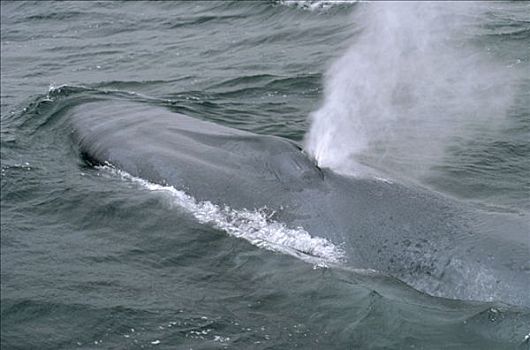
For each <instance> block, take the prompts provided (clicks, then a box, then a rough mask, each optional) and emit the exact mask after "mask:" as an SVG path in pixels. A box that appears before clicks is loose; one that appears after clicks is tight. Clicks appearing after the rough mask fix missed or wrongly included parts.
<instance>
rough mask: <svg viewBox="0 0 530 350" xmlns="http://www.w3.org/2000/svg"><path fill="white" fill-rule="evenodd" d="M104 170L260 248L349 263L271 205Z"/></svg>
mask: <svg viewBox="0 0 530 350" xmlns="http://www.w3.org/2000/svg"><path fill="white" fill-rule="evenodd" d="M100 169H102V170H106V171H110V172H111V173H113V174H115V175H118V176H120V177H121V178H123V179H125V180H128V181H132V182H134V183H136V184H138V185H140V186H141V187H143V188H146V189H148V190H150V191H154V192H159V193H164V194H165V195H168V196H169V197H170V198H171V201H172V202H173V203H174V204H176V205H178V206H179V207H181V208H184V209H185V210H186V211H188V212H189V213H191V214H192V215H193V216H194V217H195V219H197V220H198V221H199V222H200V223H204V224H209V225H211V226H213V227H215V228H217V229H219V230H222V231H225V232H226V233H227V234H229V235H230V236H233V237H238V238H242V239H244V240H246V241H248V242H250V243H251V244H253V245H255V246H257V247H260V248H264V249H267V250H271V251H275V252H279V253H283V254H288V255H291V256H294V257H297V258H300V259H302V260H304V261H306V262H309V263H312V264H314V265H315V266H319V267H326V266H328V265H329V264H334V265H335V264H341V263H344V262H345V257H344V252H343V251H342V250H341V249H340V248H338V247H337V246H335V245H334V244H333V243H331V242H330V241H328V240H327V239H325V238H321V237H313V236H311V235H310V234H309V233H308V232H307V231H305V230H304V229H303V228H302V227H297V228H289V227H287V225H285V224H284V223H281V222H278V221H274V220H272V219H271V216H272V214H271V213H270V211H268V210H267V208H261V209H257V210H256V209H255V210H246V209H243V210H235V209H232V208H230V207H229V206H219V205H215V204H213V203H211V202H209V201H197V200H196V199H195V198H193V197H192V196H190V195H188V194H187V193H185V192H183V191H180V190H177V189H176V188H174V187H172V186H162V185H159V184H155V183H152V182H149V181H147V180H144V179H141V178H138V177H135V176H132V175H131V174H129V173H127V172H125V171H122V170H119V169H116V168H114V167H112V166H110V165H108V166H103V167H100ZM268 212H269V213H268Z"/></svg>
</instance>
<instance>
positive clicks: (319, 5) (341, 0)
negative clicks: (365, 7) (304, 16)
mask: <svg viewBox="0 0 530 350" xmlns="http://www.w3.org/2000/svg"><path fill="white" fill-rule="evenodd" d="M279 2H280V4H283V5H287V6H295V7H299V8H302V9H304V10H310V11H315V10H326V9H328V8H330V7H332V6H336V5H343V4H353V3H356V2H357V0H280V1H279Z"/></svg>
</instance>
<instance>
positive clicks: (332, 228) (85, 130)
mask: <svg viewBox="0 0 530 350" xmlns="http://www.w3.org/2000/svg"><path fill="white" fill-rule="evenodd" d="M69 118H70V119H69V122H70V123H71V126H72V128H73V131H74V132H73V135H74V138H75V140H76V142H77V144H78V145H79V149H80V151H81V153H82V154H83V156H84V157H85V159H87V160H88V161H89V162H90V163H92V164H105V163H107V162H108V163H111V164H112V165H113V166H115V167H117V168H119V169H122V170H124V171H126V172H128V173H130V174H131V175H133V176H136V177H140V178H143V179H146V180H149V181H151V182H154V183H158V184H161V185H171V186H173V187H175V188H177V189H179V190H182V191H185V192H186V193H188V194H190V195H192V196H193V197H194V198H196V199H197V200H205V201H210V202H212V203H214V204H218V205H228V206H230V207H231V208H234V209H249V210H253V209H260V208H268V209H270V210H271V211H273V212H274V218H275V220H278V221H281V222H284V223H286V224H288V225H289V226H291V227H303V228H304V229H305V230H306V231H308V232H309V233H310V234H311V235H314V236H319V237H325V238H327V239H329V240H330V241H332V242H333V243H335V244H337V245H340V246H341V247H342V248H343V250H344V251H345V252H346V256H347V264H348V266H352V267H355V268H369V269H375V270H378V271H381V272H383V273H387V274H390V275H392V276H394V277H396V278H399V279H400V280H402V281H404V282H406V283H408V284H410V285H412V286H413V287H415V288H417V289H420V290H422V291H425V292H428V293H429V294H433V295H439V296H445V297H451V298H459V299H480V300H490V299H492V300H509V301H510V302H511V303H515V304H523V305H530V296H529V293H527V290H528V287H529V281H530V278H529V271H530V267H529V262H528V240H527V235H526V234H525V233H524V231H525V229H527V228H528V226H527V223H526V222H521V221H520V220H519V221H518V220H517V219H511V218H509V219H506V220H508V221H510V222H512V224H511V227H512V228H514V231H516V234H515V235H511V236H510V237H507V236H506V235H504V236H501V235H500V234H498V232H496V231H497V230H493V231H495V232H493V231H491V230H488V227H486V226H488V225H485V224H484V223H485V221H484V220H483V219H482V218H481V217H480V215H478V214H477V215H476V214H475V213H474V212H473V211H472V210H470V209H468V208H466V207H464V206H463V205H461V204H459V203H457V202H455V201H452V200H451V199H448V198H445V197H443V196H441V195H438V194H435V193H432V192H429V191H426V190H424V189H421V188H418V187H414V186H408V185H403V184H398V183H392V182H390V181H382V180H378V179H375V178H353V177H346V176H341V175H339V174H336V173H334V172H332V171H330V170H328V169H320V168H318V167H317V166H316V165H315V163H314V162H313V161H312V160H311V159H310V158H309V157H308V156H307V155H306V154H305V153H304V152H303V150H302V149H301V148H300V147H299V146H298V145H297V144H296V143H294V142H292V141H290V140H286V139H283V138H280V137H275V136H268V135H256V134H252V133H249V132H245V131H241V130H236V129H232V128H227V127H224V126H221V125H217V124H214V123H211V122H206V121H201V120H198V119H195V118H190V117H188V116H185V115H182V114H178V113H173V112H171V111H169V110H167V109H164V108H161V107H153V106H150V105H147V104H142V103H134V102H128V101H98V102H91V103H86V104H83V105H81V106H77V107H75V108H73V109H72V110H71V111H70V112H69ZM501 220H504V217H503V218H501ZM513 237H515V238H513Z"/></svg>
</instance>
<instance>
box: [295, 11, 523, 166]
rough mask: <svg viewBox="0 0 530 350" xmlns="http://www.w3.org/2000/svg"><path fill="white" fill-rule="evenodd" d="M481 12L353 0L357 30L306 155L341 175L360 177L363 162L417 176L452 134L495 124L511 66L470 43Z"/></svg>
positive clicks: (337, 66)
mask: <svg viewBox="0 0 530 350" xmlns="http://www.w3.org/2000/svg"><path fill="white" fill-rule="evenodd" d="M484 11H485V5H484V4H477V3H464V4H457V3H451V4H448V3H434V2H426V3H418V2H409V3H392V2H381V3H368V4H366V3H363V4H360V6H359V7H358V8H357V9H356V11H355V13H354V17H353V19H354V23H355V25H356V26H358V28H357V29H358V31H357V34H356V35H355V37H354V38H353V40H352V43H351V45H350V47H349V48H348V49H347V51H346V52H345V53H344V54H343V55H342V57H340V58H339V59H337V60H336V62H334V64H333V65H332V66H331V67H330V69H329V70H328V72H327V74H326V78H325V82H324V101H323V103H322V105H321V107H320V108H319V109H318V110H317V111H315V112H313V113H312V115H311V116H310V119H311V127H310V130H309V132H308V134H307V135H306V140H305V143H306V149H307V151H308V153H309V154H311V155H312V156H313V157H314V158H315V159H316V161H317V162H318V164H319V165H320V166H322V167H329V168H332V169H334V170H336V171H338V172H342V173H349V174H356V173H358V172H359V169H360V166H359V164H360V163H365V164H366V163H367V164H369V165H371V166H375V167H379V168H385V169H387V170H398V171H405V172H407V171H408V172H410V173H412V172H418V173H421V172H423V171H425V169H429V168H430V167H431V166H432V165H434V164H436V163H437V162H438V161H439V160H440V159H441V157H443V155H444V151H445V150H446V148H447V147H448V146H449V145H450V143H451V142H452V140H456V139H458V138H470V137H472V136H471V134H472V133H473V132H478V130H479V129H484V128H495V126H496V125H497V124H498V123H500V122H502V120H503V118H504V117H505V115H506V113H507V110H508V108H509V106H510V104H511V102H512V95H513V93H512V84H511V83H512V81H513V72H512V71H510V69H509V67H506V66H504V65H502V64H501V63H499V62H498V61H496V59H495V57H493V55H492V54H491V53H490V52H489V49H488V48H485V47H480V46H478V45H477V44H476V43H475V44H474V43H473V41H472V39H473V33H474V30H475V29H476V28H477V26H478V24H479V22H480V20H481V16H483V14H484ZM482 131H483V130H482ZM400 167H401V169H399V168H400Z"/></svg>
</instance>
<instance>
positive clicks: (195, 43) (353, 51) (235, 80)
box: [0, 0, 530, 349]
mask: <svg viewBox="0 0 530 350" xmlns="http://www.w3.org/2000/svg"><path fill="white" fill-rule="evenodd" d="M102 97H104V98H105V99H108V100H113V99H116V100H123V99H127V100H130V101H137V102H139V103H143V104H146V105H152V106H157V107H164V108H168V109H170V110H172V111H175V112H180V113H183V114H186V115H188V116H191V117H195V118H198V119H201V120H206V121H210V122H214V123H217V124H220V125H224V126H228V127H231V128H236V129H240V130H245V131H250V132H252V133H256V134H263V135H275V136H279V137H283V138H287V139H289V140H292V141H294V142H296V143H298V144H299V145H300V147H302V148H304V149H305V150H306V152H307V154H308V155H309V156H311V157H312V158H313V159H314V160H315V162H316V163H317V164H318V165H319V166H321V167H325V168H331V169H333V170H334V171H336V172H338V173H341V174H343V175H345V176H372V177H377V178H380V179H384V180H385V181H393V182H402V183H405V184H408V186H416V187H418V188H422V189H423V190H426V191H431V192H433V193H437V194H439V195H441V196H444V197H447V198H450V199H451V200H452V201H456V202H459V203H462V205H465V206H467V207H471V208H473V210H476V211H480V212H481V213H482V214H484V215H489V213H491V215H498V216H499V217H506V218H515V219H516V220H518V221H519V222H523V223H526V225H527V227H528V229H529V230H528V231H529V232H530V4H529V3H527V2H499V3H496V2H480V3H473V2H466V3H463V4H457V3H444V2H442V3H440V4H425V3H423V4H420V3H414V2H412V3H407V4H405V3H377V4H376V3H352V2H344V1H342V2H341V1H337V2H332V1H310V0H308V1H259V2H258V1H197V2H118V1H109V2H107V1H90V2H88V1H87V2H82V1H73V2H52V1H39V2H22V1H13V2H7V1H2V3H1V343H0V345H1V348H2V349H144V348H145V349H147V348H150V349H295V348H298V349H528V348H529V338H530V308H529V306H524V305H514V304H513V303H511V302H510V300H491V301H481V300H456V299H446V298H441V297H436V296H431V295H428V294H426V293H422V292H419V291H416V290H414V289H413V288H411V287H409V286H407V285H405V284H404V283H402V282H400V281H398V280H396V279H393V278H382V277H380V276H373V275H371V274H370V273H366V271H364V272H363V271H358V270H356V269H355V268H341V267H340V266H335V265H333V264H325V263H322V262H320V261H316V260H311V259H307V258H306V257H304V256H300V255H297V254H293V249H294V251H296V250H297V245H309V246H310V247H311V249H313V250H315V251H317V250H319V249H320V251H321V252H322V255H323V256H324V257H326V258H327V261H332V262H333V261H334V260H333V259H334V257H335V255H333V254H335V253H336V252H337V251H340V245H341V242H328V241H327V240H326V239H325V238H326V237H320V236H319V235H318V233H314V232H311V235H308V234H307V232H305V231H303V230H301V229H298V228H289V227H288V223H275V224H274V225H273V224H271V223H270V222H269V221H268V220H267V215H268V214H267V213H266V212H257V213H256V212H254V213H243V214H244V215H243V214H241V213H240V212H238V213H233V212H230V211H229V209H222V208H221V207H218V206H214V205H212V206H210V204H211V203H208V202H199V201H196V200H195V199H194V198H193V197H192V196H191V195H192V194H187V193H184V192H182V191H183V189H179V188H172V187H168V186H159V185H156V184H152V183H149V182H146V181H144V180H143V179H140V178H135V177H132V176H130V175H128V174H126V173H123V172H120V171H119V170H117V169H112V168H109V167H94V166H92V165H91V164H89V163H87V162H86V161H85V159H83V157H82V156H81V155H80V152H79V149H78V147H77V144H76V143H75V142H74V140H73V138H72V135H71V134H72V130H71V128H68V127H67V126H66V124H65V115H66V111H68V110H70V109H71V108H74V107H76V105H77V104H82V103H84V102H86V101H93V100H97V99H99V98H102ZM242 215H243V216H242ZM234 217H236V219H237V220H234V219H233V218H234ZM507 220H508V219H507ZM507 222H508V221H507ZM497 226H498V231H499V234H500V235H503V234H506V235H508V234H509V232H507V230H510V229H511V226H510V225H504V221H502V220H500V221H499V222H498V223H497ZM527 237H528V236H527ZM528 240H530V237H529V238H528V239H527V242H528ZM529 243H530V242H529ZM334 247H339V248H338V250H334ZM337 259H338V260H340V257H339V258H337ZM529 259H530V251H529ZM529 264H530V262H529ZM328 265H329V266H328ZM529 266H530V265H527V266H526V267H522V269H523V270H524V269H526V270H525V272H523V273H521V280H522V281H523V282H524V281H525V279H526V280H527V281H529V284H530V277H529V273H530V272H529V271H530V268H529ZM462 283H465V281H462ZM529 293H530V285H529Z"/></svg>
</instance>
